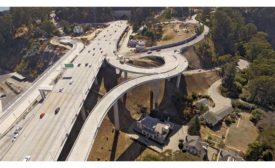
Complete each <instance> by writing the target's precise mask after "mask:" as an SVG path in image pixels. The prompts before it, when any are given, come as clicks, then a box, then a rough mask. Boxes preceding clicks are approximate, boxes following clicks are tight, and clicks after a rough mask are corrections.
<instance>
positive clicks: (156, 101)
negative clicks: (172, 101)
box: [155, 81, 160, 110]
mask: <svg viewBox="0 0 275 168" xmlns="http://www.w3.org/2000/svg"><path fill="white" fill-rule="evenodd" d="M159 89H160V88H159V81H157V82H155V109H156V110H157V109H158V100H159Z"/></svg>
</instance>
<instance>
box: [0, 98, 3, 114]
mask: <svg viewBox="0 0 275 168" xmlns="http://www.w3.org/2000/svg"><path fill="white" fill-rule="evenodd" d="M2 112H3V106H2V100H1V99H0V113H2Z"/></svg>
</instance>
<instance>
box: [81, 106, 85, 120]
mask: <svg viewBox="0 0 275 168" xmlns="http://www.w3.org/2000/svg"><path fill="white" fill-rule="evenodd" d="M80 113H81V116H82V119H83V121H85V120H86V112H85V109H84V107H82V108H81V109H80Z"/></svg>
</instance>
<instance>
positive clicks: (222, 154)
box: [219, 150, 243, 161]
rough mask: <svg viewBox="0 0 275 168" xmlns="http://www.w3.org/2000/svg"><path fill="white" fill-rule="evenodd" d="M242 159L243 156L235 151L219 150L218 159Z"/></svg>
mask: <svg viewBox="0 0 275 168" xmlns="http://www.w3.org/2000/svg"><path fill="white" fill-rule="evenodd" d="M242 160H243V158H242V157H240V156H239V155H238V154H237V153H235V152H230V151H227V150H221V152H220V156H219V161H242Z"/></svg>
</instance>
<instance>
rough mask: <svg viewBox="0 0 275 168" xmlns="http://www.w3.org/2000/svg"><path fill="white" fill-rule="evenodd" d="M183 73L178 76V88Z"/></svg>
mask: <svg viewBox="0 0 275 168" xmlns="http://www.w3.org/2000/svg"><path fill="white" fill-rule="evenodd" d="M180 80H181V74H180V75H179V76H178V77H177V85H176V87H177V89H178V88H179V87H180Z"/></svg>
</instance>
